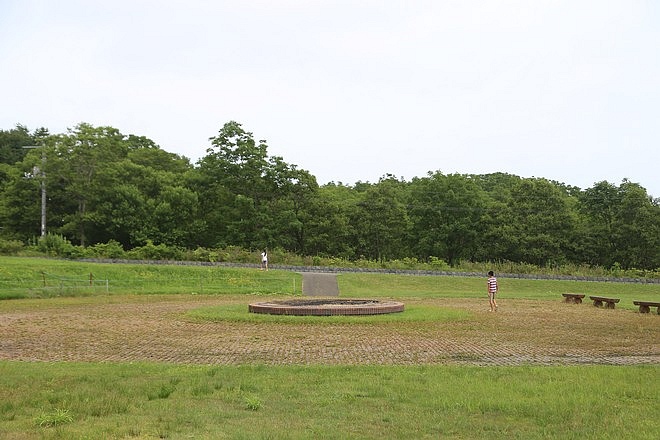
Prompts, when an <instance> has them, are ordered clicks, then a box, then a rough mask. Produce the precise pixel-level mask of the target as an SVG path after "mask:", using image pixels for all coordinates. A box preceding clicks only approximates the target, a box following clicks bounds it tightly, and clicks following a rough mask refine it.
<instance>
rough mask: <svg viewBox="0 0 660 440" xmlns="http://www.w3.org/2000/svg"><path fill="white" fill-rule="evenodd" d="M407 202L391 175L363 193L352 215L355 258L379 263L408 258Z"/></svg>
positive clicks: (408, 225)
mask: <svg viewBox="0 0 660 440" xmlns="http://www.w3.org/2000/svg"><path fill="white" fill-rule="evenodd" d="M406 202H407V200H406V192H405V184H404V182H401V181H399V180H397V179H396V178H395V177H394V176H385V177H383V178H381V179H380V180H379V182H378V183H377V184H374V185H372V186H370V187H369V188H367V189H366V191H364V193H363V195H362V197H361V200H360V201H359V202H358V204H357V206H356V207H355V210H354V211H353V212H352V215H351V223H352V224H353V225H354V234H355V245H354V246H355V247H354V248H355V252H356V254H357V255H360V256H365V257H367V258H369V259H374V260H378V261H384V260H388V259H397V258H402V257H405V256H407V255H408V251H409V249H408V245H407V243H408V240H407V239H408V233H409V228H410V220H409V218H408V212H407V209H406Z"/></svg>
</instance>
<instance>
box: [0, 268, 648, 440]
mask: <svg viewBox="0 0 660 440" xmlns="http://www.w3.org/2000/svg"><path fill="white" fill-rule="evenodd" d="M22 264H23V265H24V267H23V269H21V268H20V267H19V266H21V264H19V263H17V262H16V261H13V263H12V265H11V266H5V269H4V273H5V274H7V273H9V272H10V271H11V273H12V274H14V275H15V274H21V273H23V274H27V273H30V274H31V275H29V276H28V275H26V276H24V277H23V278H29V277H31V276H33V275H34V274H35V273H36V274H38V271H37V270H36V269H35V268H34V267H33V264H35V263H34V261H33V259H25V260H24V263H22ZM36 264H38V265H40V266H41V267H45V268H46V269H47V272H48V273H50V274H53V275H56V276H62V277H64V275H66V277H79V276H80V277H82V278H84V277H85V274H89V272H90V271H93V272H94V273H101V272H104V273H107V274H112V277H114V278H116V279H119V278H123V279H127V280H130V279H136V280H137V279H138V278H140V276H135V275H134V274H135V273H141V274H143V275H144V274H148V277H149V278H150V279H151V280H154V282H153V285H150V284H145V283H143V284H140V289H139V290H138V291H137V292H136V293H135V294H130V293H129V294H127V293H126V292H125V291H123V290H122V291H121V292H116V293H113V291H112V289H110V292H104V291H103V290H101V291H97V290H93V291H80V290H77V289H76V290H68V291H62V292H59V293H57V294H54V293H53V292H49V291H44V292H46V293H47V295H46V296H48V297H45V298H41V299H39V295H41V294H42V292H36V294H35V291H31V292H29V294H28V296H27V297H26V298H25V299H11V300H4V301H0V329H1V330H2V333H3V335H5V336H4V337H3V338H2V339H1V340H0V358H1V359H2V360H1V361H0V438H3V439H4V438H8V439H32V438H34V439H44V438H45V439H51V438H52V439H55V438H62V439H97V438H108V439H111V438H140V439H148V438H170V439H186V438H196V439H197V438H202V439H222V438H230V439H255V438H256V439H309V438H328V439H347V438H365V439H372V438H373V439H375V438H379V439H382V438H394V439H397V438H415V439H417V438H431V439H436V438H456V439H481V438H486V439H488V438H492V439H499V438H502V439H504V438H507V439H508V438H519V439H546V438H557V439H620V438H633V439H656V438H660V423H659V422H658V419H657V414H660V397H659V393H658V388H657V384H658V379H660V366H659V365H658V364H656V363H646V364H644V363H643V362H642V363H640V364H635V365H619V364H617V365H603V364H598V365H597V364H589V363H587V364H585V365H551V366H544V365H525V364H522V365H517V366H502V365H487V366H480V365H475V364H471V361H472V358H471V357H469V356H467V357H464V358H460V357H455V358H453V361H456V360H458V361H460V364H456V362H453V361H452V362H450V363H446V364H445V363H443V362H436V363H418V364H414V363H412V364H408V365H392V364H387V363H379V362H375V363H365V362H364V361H363V360H360V359H357V360H356V362H355V363H346V364H341V363H340V364H337V363H325V362H323V361H320V360H315V361H311V362H302V361H301V362H299V363H297V364H295V363H294V364H289V365H277V364H275V363H273V362H272V359H273V358H271V357H268V356H267V353H266V351H265V349H266V347H265V346H264V347H263V350H264V351H263V354H264V356H263V357H262V358H261V360H260V357H259V356H258V354H259V350H260V347H261V345H260V343H261V342H262V341H268V342H269V343H271V344H272V343H275V344H277V343H279V344H280V345H281V349H282V350H285V349H286V350H289V353H293V354H294V355H295V353H296V350H298V349H299V348H298V344H299V343H304V344H313V343H314V341H315V340H305V335H306V332H307V331H309V332H312V333H314V334H323V333H324V332H325V333H327V334H332V335H337V337H342V338H346V340H347V341H350V340H351V339H352V338H353V337H359V338H360V342H359V343H356V344H354V345H355V347H356V353H369V351H370V348H369V346H368V337H369V335H373V337H374V338H380V339H379V340H382V339H388V338H390V337H392V338H396V337H398V336H402V337H405V338H408V339H405V340H412V339H410V338H414V337H415V335H417V334H419V335H420V337H422V338H425V339H426V340H431V339H432V338H433V337H436V336H438V335H442V337H445V338H448V339H451V340H453V338H456V340H459V339H461V338H463V339H465V340H466V341H469V343H470V344H474V345H475V346H476V347H475V348H476V349H478V348H479V347H478V346H479V345H480V344H481V343H482V342H483V344H487V343H488V341H492V340H498V341H507V340H510V341H513V342H512V346H514V347H515V346H516V345H517V344H518V343H519V342H520V344H521V346H524V347H532V348H533V349H534V350H537V351H538V352H540V353H543V351H544V349H545V347H546V346H548V347H549V346H552V347H553V349H554V350H559V349H561V350H568V351H570V347H571V346H575V347H576V350H577V349H578V348H579V349H582V350H588V349H589V347H590V346H591V345H594V344H595V345H597V350H596V352H597V353H598V355H603V356H605V358H607V356H611V357H613V358H617V356H620V355H622V354H626V355H627V356H628V357H627V359H634V357H635V353H636V351H635V350H636V348H635V347H636V346H637V344H636V342H635V341H636V340H644V341H645V342H644V345H643V349H644V350H643V351H644V352H645V354H646V355H654V356H655V358H657V355H658V354H659V353H660V347H659V346H658V338H659V337H660V316H658V315H655V314H649V315H640V314H639V313H638V312H637V311H636V308H635V307H634V306H633V305H632V300H633V299H647V300H655V301H658V300H660V299H659V297H660V286H658V285H643V284H639V285H638V284H618V283H590V282H564V281H528V280H518V279H504V278H502V279H500V286H501V295H500V301H501V309H502V310H501V312H497V313H496V314H489V313H487V312H486V308H487V301H486V300H485V294H484V292H485V284H484V283H485V279H480V278H448V277H427V276H424V277H416V276H400V275H375V274H341V275H339V276H338V280H339V285H340V289H341V291H342V296H345V297H387V298H396V299H399V300H401V301H403V302H405V303H406V304H409V305H410V310H411V315H408V316H407V315H406V312H404V314H401V315H400V316H395V317H390V318H389V319H386V320H383V319H376V318H374V319H373V320H371V321H370V320H365V321H362V322H356V321H355V318H352V320H347V321H346V322H342V321H341V320H337V319H336V318H335V319H334V320H328V321H323V320H322V319H320V320H319V319H315V320H310V321H307V322H306V321H302V320H299V321H292V320H291V319H286V318H282V319H281V320H280V318H277V317H268V316H264V317H259V318H255V317H253V316H248V313H247V310H246V308H244V307H243V308H241V307H237V304H241V303H243V304H246V303H248V302H251V301H254V300H259V298H261V297H263V298H269V299H272V298H277V297H290V296H291V295H292V294H293V295H299V293H296V292H295V291H293V285H294V283H299V282H300V279H299V278H297V276H298V275H297V274H291V273H286V272H283V273H279V271H269V272H268V274H266V273H261V272H260V271H258V270H254V269H226V272H224V271H225V269H220V268H214V269H213V271H212V275H209V272H208V268H185V267H183V268H181V267H176V266H164V267H162V268H161V269H156V268H149V269H146V268H144V267H132V266H127V267H125V268H124V272H122V267H121V266H119V265H115V266H113V267H112V268H109V267H108V268H106V267H105V266H95V265H91V266H90V265H89V264H88V263H85V264H82V263H81V264H82V265H81V266H77V264H78V263H75V262H65V263H61V262H58V263H57V265H60V266H61V267H64V269H59V268H58V267H51V266H49V261H39V260H36ZM8 267H9V268H10V269H7V268H8ZM196 269H199V270H200V271H201V272H199V273H197V272H195V270H196ZM179 271H181V272H179ZM204 271H206V272H204ZM64 272H66V274H65V273H64ZM200 274H205V275H204V276H201V275H200ZM205 277H207V278H205ZM37 279H38V277H37ZM200 279H201V280H202V282H206V281H208V280H212V281H213V291H212V292H206V293H205V292H204V291H202V293H200V292H199V291H198V290H199V287H197V286H199V280H200ZM5 280H6V278H5ZM168 280H171V281H168ZM189 280H194V281H191V282H190V285H188V284H187V283H188V281H189ZM223 282H224V283H226V284H227V286H226V289H224V288H223V286H222V283H223ZM289 286H292V287H291V288H290V287H289ZM122 288H123V287H122ZM159 289H161V290H159ZM240 289H244V290H243V291H242V292H243V293H241V291H240ZM173 290H175V291H176V292H178V293H176V294H173V293H172V291H173ZM237 290H239V292H237ZM224 292H226V293H224ZM563 292H582V293H585V294H587V295H589V294H598V295H603V296H616V297H619V298H621V302H620V304H618V305H617V309H616V310H613V311H612V310H607V311H606V310H595V309H594V308H593V306H591V305H590V303H589V302H588V300H587V301H586V302H585V304H582V305H568V304H563V303H562V302H561V293H563ZM67 294H72V295H73V297H69V298H67V297H64V298H62V297H61V296H66V295H67ZM144 294H150V295H149V296H148V297H147V296H144ZM35 297H36V299H35ZM188 297H189V298H197V299H196V301H198V300H199V302H200V307H199V308H197V309H193V310H190V311H188V312H185V313H184V312H181V313H171V312H168V313H164V314H162V315H159V316H158V318H157V319H159V320H165V321H167V320H169V321H171V327H172V328H174V329H175V330H176V329H177V328H181V329H183V328H186V329H188V328H189V327H186V326H188V325H191V326H195V325H199V326H200V327H199V328H200V329H201V328H205V329H207V330H208V331H214V329H215V331H216V332H217V333H218V334H217V340H218V341H223V345H218V347H215V349H216V350H218V357H217V359H219V355H227V354H228V353H229V351H231V350H237V349H238V348H239V346H240V344H238V345H236V343H234V342H232V341H241V339H240V335H248V336H247V337H249V338H250V344H251V347H252V349H253V350H256V351H255V352H254V353H256V356H255V355H252V357H251V358H250V359H251V360H250V361H249V362H239V363H230V364H227V363H223V364H214V363H213V362H206V361H205V362H203V363H191V362H185V363H181V362H178V361H176V359H173V360H170V361H158V362H146V361H135V360H126V361H113V362H108V361H102V362H98V361H84V362H64V361H39V360H38V358H35V359H34V360H32V361H27V360H21V361H17V360H16V358H12V353H18V352H19V351H20V352H21V353H25V352H29V349H30V347H16V346H12V343H13V342H12V341H16V340H21V341H25V340H29V341H32V342H31V344H35V345H39V344H40V342H43V338H40V337H39V334H36V335H34V334H32V335H11V334H10V333H11V332H12V331H20V332H24V331H26V329H29V328H31V327H29V323H27V322H26V320H29V319H30V316H31V315H30V314H31V313H32V312H33V311H39V313H40V314H39V317H40V319H41V320H42V321H41V322H40V323H38V326H36V327H34V328H35V329H36V330H35V331H36V332H40V331H41V332H44V337H45V336H46V335H45V333H46V329H47V328H48V326H49V325H57V326H62V327H59V328H48V332H47V333H48V338H49V339H48V342H47V345H48V346H51V345H52V350H58V349H59V350H72V348H71V347H76V345H75V344H68V343H67V341H63V340H62V341H59V342H58V340H57V335H58V334H59V335H61V338H63V339H64V338H75V337H76V336H75V335H76V331H78V332H81V331H84V332H85V334H84V335H83V334H80V337H81V338H82V337H83V336H84V338H85V340H86V341H92V342H93V341H94V332H95V330H94V328H95V327H94V326H95V324H94V323H91V324H90V325H85V323H80V322H70V323H69V324H67V323H66V320H62V319H59V320H58V319H55V318H56V316H55V315H59V314H62V313H64V314H66V313H70V311H71V310H72V309H74V308H76V307H78V308H81V309H82V310H85V312H86V314H84V315H82V316H84V317H85V318H84V319H92V318H89V317H94V316H97V315H102V314H103V313H106V311H107V310H110V308H109V306H108V305H110V306H112V307H120V308H119V309H118V310H119V311H120V312H125V313H129V312H130V307H131V305H132V304H134V303H136V304H140V305H141V308H140V311H139V314H140V317H141V319H140V320H133V319H132V318H130V316H129V317H128V318H127V319H126V322H128V323H131V322H133V323H136V324H135V325H143V324H142V323H143V322H149V316H148V315H149V313H150V312H149V310H151V309H152V310H154V312H153V313H154V318H156V310H157V309H158V307H161V305H162V304H170V303H178V302H187V301H188V300H187V299H185V298H188ZM200 298H201V299H200ZM207 303H210V304H213V305H212V306H207ZM201 305H204V306H203V307H201ZM113 310H114V309H113ZM526 311H529V312H526ZM654 311H655V309H654ZM49 313H52V314H53V315H52V316H53V319H52V320H49V319H48V314H49ZM498 313H499V315H498ZM144 315H146V316H144ZM526 315H527V316H526ZM67 316H68V315H67ZM71 316H74V315H71ZM118 316H121V315H118ZM544 316H547V319H544V318H543V317H544ZM100 318H102V316H99V319H100ZM113 319H114V318H113ZM368 319H370V318H368ZM200 321H201V324H200ZM537 321H538V323H537V324H536V325H535V322H537ZM546 321H548V322H546ZM608 321H610V322H611V324H612V325H610V326H609V328H608ZM62 322H64V323H62ZM55 323H57V324H55ZM225 323H227V324H226V325H225ZM166 324H167V322H165V323H163V325H166ZM119 325H120V324H119V319H118V320H117V329H116V330H117V331H116V332H115V333H116V334H115V335H114V337H116V338H117V341H121V339H122V338H123V337H124V335H123V334H122V330H121V328H120V327H119ZM122 325H123V324H122ZM193 328H194V327H193ZM230 328H231V331H232V333H231V334H229V333H226V338H227V340H226V341H225V338H223V330H225V329H226V330H225V331H228V330H229V329H230ZM260 328H262V329H264V331H265V332H267V334H264V333H263V332H262V333H261V336H259V335H260V333H259V329H260ZM590 329H594V331H595V332H596V334H593V335H590V334H588V333H589V331H590ZM101 330H102V329H101V328H99V329H98V331H99V332H101ZM576 330H577V331H579V333H581V334H573V333H574V332H575V331H576ZM104 331H106V330H104ZM534 332H536V334H534ZM521 333H524V334H521ZM585 333H587V337H586V338H585V337H584V334H585ZM598 333H601V334H608V335H611V336H612V337H613V339H616V342H615V345H616V347H613V348H612V350H611V351H609V350H608V349H607V347H608V346H609V345H608V342H607V341H603V340H602V339H603V338H599V339H598V340H597V341H596V339H593V341H594V342H592V343H590V340H591V339H590V338H598ZM99 334H100V333H99ZM365 335H366V336H365ZM558 335H559V336H558ZM570 335H573V337H574V338H575V340H574V341H571V337H570ZM10 336H12V337H10ZM13 336H17V337H16V338H14V337H13ZM18 336H21V338H22V337H23V336H24V338H23V339H21V338H19V337H18ZM104 337H105V336H104ZM165 337H166V335H163V338H165ZM167 337H168V338H170V339H171V340H177V341H176V342H177V343H178V344H180V346H179V348H178V349H179V350H181V353H183V354H184V355H185V354H186V353H187V352H186V345H189V346H190V350H192V349H196V348H195V347H197V346H194V347H193V344H192V342H195V339H196V338H195V335H194V333H192V336H191V335H187V336H186V337H185V338H190V339H185V338H184V336H183V333H181V334H180V335H178V336H177V333H176V331H175V333H174V334H173V335H169V336H167ZM200 337H203V336H202V335H200ZM438 337H439V336H438ZM364 338H367V339H366V340H365V339H364ZM365 341H366V342H365ZM481 341H482V342H481ZM154 342H156V343H157V342H158V338H156V339H153V340H150V343H152V344H153V343H154ZM225 342H226V344H225ZM232 344H233V345H232ZM232 347H233V348H232ZM308 348H309V349H312V348H314V347H312V346H309V347H308ZM317 348H318V347H317ZM92 349H98V348H92V347H90V350H92ZM270 349H272V347H271V348H270ZM331 349H332V350H338V348H337V347H330V346H328V350H331ZM404 349H405V347H404ZM411 349H412V347H411ZM416 349H417V350H419V349H420V348H419V347H416ZM422 349H423V347H422ZM208 350H211V351H213V350H214V348H213V347H210V348H208ZM274 350H275V353H276V352H277V347H275V348H274ZM323 351H324V349H323V347H320V348H318V352H319V353H323ZM271 353H272V352H268V355H270V354H271ZM64 354H65V355H66V356H70V355H74V353H64ZM203 354H204V355H206V356H207V357H205V358H204V359H214V357H213V353H211V354H209V353H203ZM137 355H138V356H139V353H137ZM66 356H63V357H66ZM80 356H81V357H84V356H85V354H84V353H81V354H80ZM209 356H210V357H209ZM651 358H653V356H651Z"/></svg>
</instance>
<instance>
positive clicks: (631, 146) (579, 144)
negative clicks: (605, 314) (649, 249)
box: [0, 0, 660, 197]
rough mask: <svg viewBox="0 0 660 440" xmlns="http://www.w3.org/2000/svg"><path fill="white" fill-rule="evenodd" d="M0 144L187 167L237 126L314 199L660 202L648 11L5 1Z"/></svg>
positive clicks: (652, 12) (601, 1)
mask: <svg viewBox="0 0 660 440" xmlns="http://www.w3.org/2000/svg"><path fill="white" fill-rule="evenodd" d="M0 63H1V64H0V102H1V103H2V104H1V105H0V129H4V130H7V129H11V128H13V127H14V126H15V125H16V124H17V123H20V124H23V125H26V126H27V127H28V128H29V129H30V130H34V129H36V128H38V127H46V128H48V129H50V131H51V133H64V132H66V130H67V128H71V127H74V126H75V125H76V124H78V123H80V122H88V123H91V124H93V125H96V126H99V125H109V126H113V127H115V128H117V129H119V130H120V131H121V132H122V133H124V134H136V135H142V136H147V137H149V138H150V139H152V140H153V141H155V142H156V143H157V144H159V145H160V146H161V147H162V148H163V149H164V150H167V151H170V152H173V153H177V154H182V155H184V156H187V157H189V158H190V159H192V160H193V162H195V161H196V160H197V159H199V158H200V157H202V156H204V155H205V154H206V149H207V148H208V147H209V146H210V143H209V141H208V138H210V137H213V136H215V135H216V134H217V132H218V130H219V129H220V128H221V127H222V126H223V124H224V123H226V122H228V121H230V120H235V121H238V122H239V123H241V124H243V128H244V129H245V130H247V131H249V132H252V133H253V134H254V137H255V139H256V140H260V139H265V140H266V141H267V143H268V153H269V154H270V155H278V156H282V157H283V158H284V160H285V161H286V162H288V163H290V164H296V165H298V166H299V167H300V168H303V169H306V170H308V171H309V172H310V173H311V174H313V175H314V176H316V177H317V179H318V181H319V183H321V184H324V183H327V182H329V181H335V182H343V183H346V184H353V183H355V182H356V181H359V180H361V181H369V182H376V181H378V179H379V178H380V177H381V176H383V175H384V174H386V173H391V174H394V175H395V176H397V177H400V178H404V179H406V180H410V179H412V178H413V177H415V176H420V177H421V176H425V175H426V173H427V172H428V171H436V170H438V171H442V172H443V173H446V174H448V173H454V172H458V173H477V174H481V173H490V172H498V171H501V172H507V173H511V174H516V175H519V176H523V177H531V176H536V177H546V178H549V179H553V180H557V181H560V182H564V183H567V184H571V185H576V186H579V187H581V188H588V187H591V186H592V185H593V184H594V183H595V182H599V181H602V180H607V181H609V182H610V183H614V184H617V185H618V184H620V183H621V180H622V179H623V178H628V179H630V180H631V181H633V182H637V183H640V184H641V185H642V186H644V187H645V188H646V189H647V190H648V192H649V193H650V194H652V195H654V196H655V197H660V171H659V169H660V2H658V1H655V0H593V1H591V0H584V1H583V0H520V1H514V0H492V1H489V0H484V1H476V0H452V1H449V0H428V1H417V0H407V1H404V0H400V1H390V0H381V1H372V0H327V1H326V0H240V1H239V0H235V1H222V0H216V1H212V0H208V1H204V0H181V1H179V0H113V1H93V0H58V1H51V0H0Z"/></svg>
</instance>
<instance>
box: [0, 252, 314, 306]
mask: <svg viewBox="0 0 660 440" xmlns="http://www.w3.org/2000/svg"><path fill="white" fill-rule="evenodd" d="M90 275H91V276H90ZM90 280H91V281H90ZM301 283H302V276H301V275H300V274H298V273H293V272H285V271H277V270H270V271H268V272H266V271H263V272H262V271H260V270H257V269H251V268H227V267H212V266H180V265H175V264H163V265H144V264H108V263H85V262H77V261H67V260H54V259H47V258H23V257H1V256H0V299H16V298H50V297H56V296H85V295H94V294H105V293H110V294H171V293H186V294H254V295H265V294H289V295H291V294H300V293H301Z"/></svg>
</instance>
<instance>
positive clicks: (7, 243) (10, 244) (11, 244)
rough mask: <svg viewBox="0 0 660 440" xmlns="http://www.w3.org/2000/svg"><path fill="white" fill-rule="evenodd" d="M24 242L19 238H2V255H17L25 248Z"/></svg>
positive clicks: (0, 243)
mask: <svg viewBox="0 0 660 440" xmlns="http://www.w3.org/2000/svg"><path fill="white" fill-rule="evenodd" d="M23 247H24V245H23V243H22V242H20V241H18V240H3V239H0V254H1V255H16V254H18V253H19V252H20V251H22V250H23Z"/></svg>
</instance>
